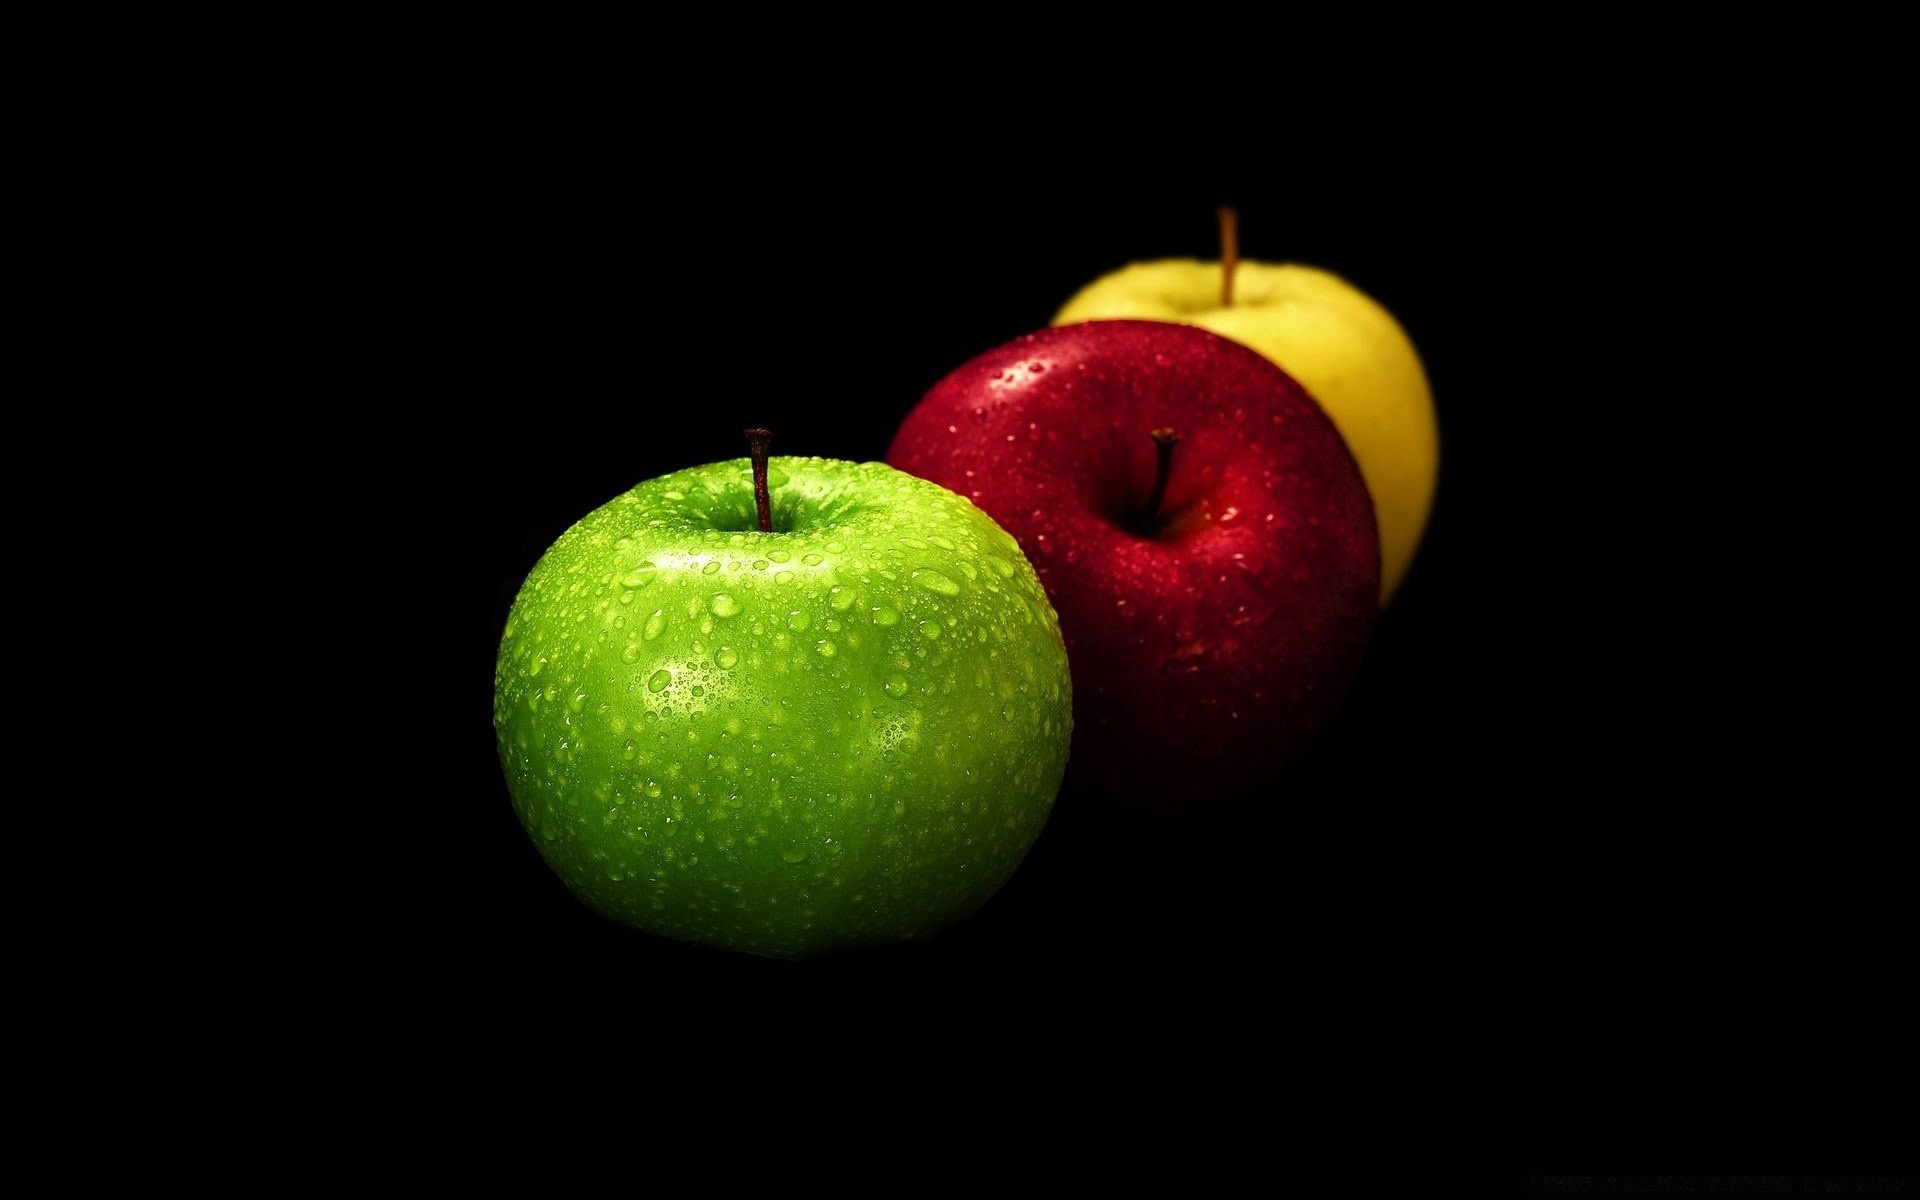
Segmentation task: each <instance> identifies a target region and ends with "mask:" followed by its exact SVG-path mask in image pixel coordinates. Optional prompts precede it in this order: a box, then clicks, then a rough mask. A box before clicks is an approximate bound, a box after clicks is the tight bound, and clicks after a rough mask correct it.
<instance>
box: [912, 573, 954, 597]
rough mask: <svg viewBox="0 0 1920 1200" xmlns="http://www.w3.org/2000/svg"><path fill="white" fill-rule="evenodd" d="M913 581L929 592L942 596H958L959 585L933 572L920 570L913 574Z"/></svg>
mask: <svg viewBox="0 0 1920 1200" xmlns="http://www.w3.org/2000/svg"><path fill="white" fill-rule="evenodd" d="M913 581H914V582H915V583H917V584H919V585H920V586H921V587H923V588H925V589H927V590H928V591H930V592H936V593H938V594H940V595H942V596H958V595H959V594H960V585H959V584H957V583H955V582H954V581H953V580H951V579H949V578H947V577H946V576H945V575H942V574H941V573H940V572H938V571H935V570H931V569H928V570H920V571H915V572H914V573H913Z"/></svg>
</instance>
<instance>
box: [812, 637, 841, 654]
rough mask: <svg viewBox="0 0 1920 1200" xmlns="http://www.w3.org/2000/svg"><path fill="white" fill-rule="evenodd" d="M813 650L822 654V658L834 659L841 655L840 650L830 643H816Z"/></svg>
mask: <svg viewBox="0 0 1920 1200" xmlns="http://www.w3.org/2000/svg"><path fill="white" fill-rule="evenodd" d="M813 648H814V649H815V650H818V651H819V652H820V656H821V657H822V658H832V657H833V656H834V655H836V654H838V653H840V648H839V647H838V646H835V645H834V644H833V643H832V642H829V641H820V642H815V643H814V646H813Z"/></svg>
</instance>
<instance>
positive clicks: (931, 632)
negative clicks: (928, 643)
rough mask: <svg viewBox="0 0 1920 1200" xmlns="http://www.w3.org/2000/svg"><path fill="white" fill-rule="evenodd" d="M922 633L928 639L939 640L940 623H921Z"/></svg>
mask: <svg viewBox="0 0 1920 1200" xmlns="http://www.w3.org/2000/svg"><path fill="white" fill-rule="evenodd" d="M920 632H921V633H923V634H925V635H926V636H927V637H930V638H937V637H939V636H940V623H939V622H938V621H922V622H920Z"/></svg>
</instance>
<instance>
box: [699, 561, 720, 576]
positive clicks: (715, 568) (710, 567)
mask: <svg viewBox="0 0 1920 1200" xmlns="http://www.w3.org/2000/svg"><path fill="white" fill-rule="evenodd" d="M719 570H720V560H719V559H717V558H716V559H714V560H713V561H712V562H710V563H708V564H707V565H706V566H704V567H701V568H700V573H701V574H702V575H713V574H717V573H718V572H719Z"/></svg>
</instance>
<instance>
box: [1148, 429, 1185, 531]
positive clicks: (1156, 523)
mask: <svg viewBox="0 0 1920 1200" xmlns="http://www.w3.org/2000/svg"><path fill="white" fill-rule="evenodd" d="M1147 436H1148V437H1150V438H1152V439H1153V449H1154V453H1155V454H1156V455H1158V457H1159V461H1158V462H1156V463H1155V465H1154V468H1153V492H1152V494H1151V495H1149V496H1148V497H1147V510H1146V525H1147V528H1148V529H1158V528H1160V502H1161V501H1162V500H1165V499H1166V498H1167V477H1168V476H1170V475H1172V474H1173V448H1174V447H1175V446H1176V445H1178V444H1179V442H1180V431H1179V430H1177V429H1175V428H1174V427H1173V426H1171V425H1162V426H1160V427H1159V428H1158V429H1152V430H1149V431H1148V432H1147Z"/></svg>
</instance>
